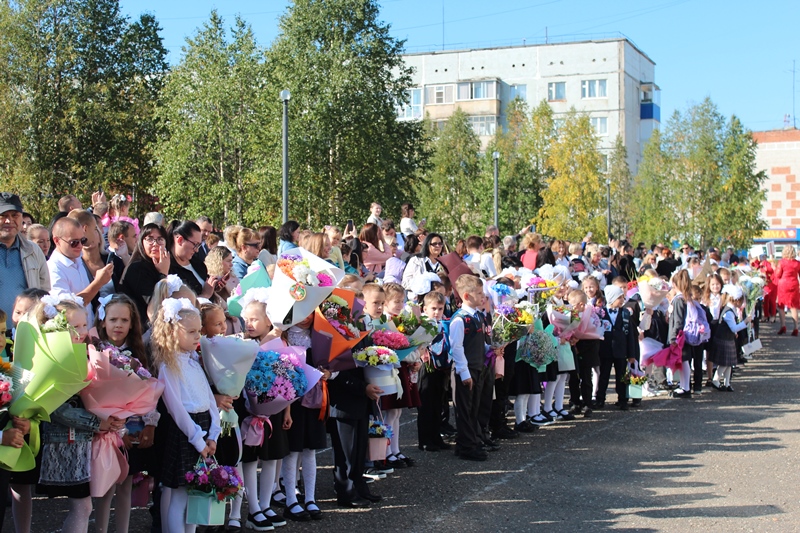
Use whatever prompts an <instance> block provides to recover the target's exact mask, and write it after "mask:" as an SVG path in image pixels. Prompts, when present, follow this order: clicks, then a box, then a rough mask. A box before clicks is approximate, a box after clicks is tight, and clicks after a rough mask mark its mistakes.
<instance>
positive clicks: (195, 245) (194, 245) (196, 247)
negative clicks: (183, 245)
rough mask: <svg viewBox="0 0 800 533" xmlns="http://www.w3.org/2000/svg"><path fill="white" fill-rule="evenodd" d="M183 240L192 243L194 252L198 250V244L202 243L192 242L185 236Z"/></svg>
mask: <svg viewBox="0 0 800 533" xmlns="http://www.w3.org/2000/svg"><path fill="white" fill-rule="evenodd" d="M183 240H184V241H186V242H188V243H189V244H191V245H192V247H194V251H195V252H196V251H197V250H199V249H200V245H201V244H202V243H197V242H194V241H192V240H189V239H187V238H184V239H183Z"/></svg>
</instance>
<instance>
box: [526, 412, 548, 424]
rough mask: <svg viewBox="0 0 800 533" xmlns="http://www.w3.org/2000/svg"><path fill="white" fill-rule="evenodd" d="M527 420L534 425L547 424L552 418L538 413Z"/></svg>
mask: <svg viewBox="0 0 800 533" xmlns="http://www.w3.org/2000/svg"><path fill="white" fill-rule="evenodd" d="M529 420H530V423H531V424H533V425H534V426H549V425H550V424H552V423H553V419H552V418H550V417H548V416H547V415H545V414H544V413H539V414H538V415H536V416H534V417H531V418H530V419H529Z"/></svg>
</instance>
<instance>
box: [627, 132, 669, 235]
mask: <svg viewBox="0 0 800 533" xmlns="http://www.w3.org/2000/svg"><path fill="white" fill-rule="evenodd" d="M672 164H673V162H672V159H671V157H670V155H669V154H668V153H667V152H666V151H665V150H664V148H663V146H662V140H661V132H660V131H659V130H655V131H653V134H652V136H651V137H650V139H649V140H648V141H647V144H646V145H645V147H644V157H643V158H642V163H641V164H640V165H639V172H638V174H637V175H636V177H635V178H634V180H633V184H634V185H633V189H632V191H631V202H630V203H631V212H632V217H631V222H632V225H633V228H634V234H635V236H636V240H637V241H643V242H646V243H656V242H671V240H672V236H673V235H678V232H677V230H678V227H677V220H678V214H677V209H676V208H677V205H678V204H677V201H676V193H675V188H674V187H673V184H674V181H675V180H674V178H673V173H672V170H671V168H672Z"/></svg>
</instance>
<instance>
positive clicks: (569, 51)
mask: <svg viewBox="0 0 800 533" xmlns="http://www.w3.org/2000/svg"><path fill="white" fill-rule="evenodd" d="M404 60H405V62H406V64H407V65H408V66H410V67H412V68H413V69H414V74H413V80H414V85H415V88H414V89H412V90H411V91H409V104H408V105H406V106H403V107H402V108H399V109H398V117H399V118H400V119H401V120H417V119H421V118H422V117H424V116H425V115H426V114H427V115H428V116H429V117H430V119H431V120H432V121H434V122H440V123H442V122H443V121H446V120H447V118H448V117H449V116H450V115H452V114H453V112H454V111H455V109H456V108H461V109H462V110H463V111H464V112H465V113H467V115H469V120H470V122H471V123H472V127H473V129H474V130H475V132H476V133H477V134H478V135H479V136H480V138H481V142H482V144H483V147H484V148H485V147H486V145H487V144H488V142H489V140H490V139H491V138H492V136H493V135H494V134H495V132H496V131H497V128H498V127H502V126H504V125H505V110H506V107H507V105H508V103H509V102H511V101H512V100H513V99H514V98H515V97H517V96H519V97H520V98H522V99H523V100H525V101H526V102H527V103H528V105H529V106H530V107H535V106H537V105H538V104H539V102H541V101H542V100H547V102H548V103H549V104H550V105H551V106H552V108H553V111H554V114H555V118H556V120H557V121H558V120H563V117H564V116H565V115H566V114H567V113H568V112H569V110H570V109H571V108H572V107H574V108H575V109H577V110H578V111H579V112H585V113H588V114H589V116H590V118H591V121H592V124H593V125H594V127H595V130H596V131H597V135H598V139H599V146H600V149H601V150H602V151H603V152H604V153H606V154H607V153H609V152H610V151H611V149H612V148H613V146H614V142H615V140H616V137H617V135H622V139H623V141H624V143H625V146H626V147H627V149H628V163H629V165H630V168H631V171H632V172H633V173H635V172H636V170H637V168H638V166H639V162H640V161H641V159H642V153H643V150H644V144H645V142H646V141H647V139H649V138H650V134H651V133H652V132H653V130H654V129H656V128H658V127H659V124H660V121H661V111H660V89H659V88H658V86H657V85H656V84H655V63H654V62H653V61H652V60H651V59H650V58H649V57H647V55H645V54H644V53H643V52H642V51H641V50H639V49H638V48H637V47H636V46H635V45H634V44H633V43H632V42H631V41H629V40H628V39H624V38H619V39H608V40H599V41H581V42H570V43H559V44H539V45H530V46H513V47H504V48H486V49H475V50H456V51H449V50H445V51H438V52H427V53H420V54H408V55H405V56H404Z"/></svg>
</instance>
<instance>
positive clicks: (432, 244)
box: [430, 241, 444, 246]
mask: <svg viewBox="0 0 800 533" xmlns="http://www.w3.org/2000/svg"><path fill="white" fill-rule="evenodd" d="M443 244H444V243H442V241H438V242H432V243H431V244H430V246H443Z"/></svg>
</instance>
